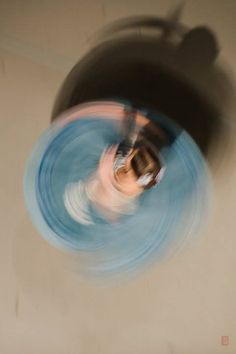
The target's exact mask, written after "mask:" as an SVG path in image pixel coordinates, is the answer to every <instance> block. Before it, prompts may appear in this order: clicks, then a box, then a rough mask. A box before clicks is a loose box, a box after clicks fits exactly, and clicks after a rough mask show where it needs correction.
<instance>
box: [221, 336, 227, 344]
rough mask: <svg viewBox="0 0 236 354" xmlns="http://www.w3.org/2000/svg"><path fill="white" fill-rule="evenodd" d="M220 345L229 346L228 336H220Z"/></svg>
mask: <svg viewBox="0 0 236 354" xmlns="http://www.w3.org/2000/svg"><path fill="white" fill-rule="evenodd" d="M221 345H229V336H221Z"/></svg>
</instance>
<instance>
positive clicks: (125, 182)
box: [116, 149, 143, 195]
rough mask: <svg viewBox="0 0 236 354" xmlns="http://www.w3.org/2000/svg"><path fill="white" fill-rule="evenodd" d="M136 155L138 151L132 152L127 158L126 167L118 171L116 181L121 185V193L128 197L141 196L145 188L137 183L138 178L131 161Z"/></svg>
mask: <svg viewBox="0 0 236 354" xmlns="http://www.w3.org/2000/svg"><path fill="white" fill-rule="evenodd" d="M136 153H137V149H134V150H133V151H131V153H130V154H129V156H128V157H127V160H126V164H125V166H124V167H122V168H120V169H119V170H118V171H117V176H116V180H117V182H118V184H119V187H120V189H121V191H122V192H123V193H125V194H127V195H135V194H140V192H142V191H143V188H142V187H140V185H139V184H138V182H137V181H138V177H137V176H136V174H135V173H134V170H133V168H132V165H131V160H132V158H133V157H134V155H135V154H136Z"/></svg>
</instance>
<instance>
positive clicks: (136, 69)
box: [52, 17, 229, 155]
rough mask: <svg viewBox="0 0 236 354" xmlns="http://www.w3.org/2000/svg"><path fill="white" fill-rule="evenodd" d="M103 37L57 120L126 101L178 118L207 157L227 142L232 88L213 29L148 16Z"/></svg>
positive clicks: (57, 109) (76, 72)
mask: <svg viewBox="0 0 236 354" xmlns="http://www.w3.org/2000/svg"><path fill="white" fill-rule="evenodd" d="M134 29H136V30H138V32H137V33H133V32H132V31H133V30H134ZM140 31H141V32H140ZM102 36H103V39H102V40H100V43H99V44H97V45H96V46H95V47H94V48H93V49H92V50H91V51H90V52H89V53H88V54H87V55H85V56H84V57H83V58H82V59H81V60H80V61H79V62H78V63H77V64H76V65H75V66H74V68H73V69H72V70H71V72H70V73H69V74H68V76H67V77H66V79H65V81H64V83H63V84H62V87H61V89H60V92H59V94H58V96H57V99H56V102H55V105H54V108H53V113H52V121H54V120H55V119H56V118H57V117H58V115H59V114H60V113H62V112H63V111H65V110H67V109H68V108H71V107H73V106H75V105H77V104H79V103H82V102H88V101H92V100H100V99H105V100H106V99H121V100H124V101H129V102H131V103H132V104H133V106H134V107H136V108H148V109H150V110H154V111H156V112H160V113H162V114H165V115H167V116H168V117H170V118H172V119H173V120H174V121H175V122H176V123H177V124H179V126H180V127H182V128H183V129H185V130H186V131H187V132H189V134H190V135H191V136H192V137H193V139H194V140H195V141H196V142H197V144H198V145H199V147H200V148H201V150H202V152H203V153H204V154H205V155H207V152H208V150H209V148H210V147H212V145H214V143H216V142H219V141H220V140H222V139H223V137H224V136H225V132H224V128H223V124H222V121H221V114H222V111H223V109H224V107H223V106H224V105H225V104H226V102H227V95H228V94H229V89H226V88H228V87H229V85H228V79H227V77H226V76H225V75H224V74H223V72H222V71H221V70H219V68H218V67H217V66H216V65H215V60H216V58H217V55H218V51H219V50H218V43H217V40H216V37H215V35H214V34H213V32H212V31H211V30H210V29H208V28H207V27H198V28H194V29H190V30H188V29H187V28H186V27H185V26H183V25H180V24H177V23H171V22H170V21H165V20H163V19H156V18H150V17H145V18H134V19H128V20H125V21H119V22H118V23H115V24H113V25H111V26H109V27H108V28H106V29H105V31H104V32H103V33H102ZM107 36H108V37H107Z"/></svg>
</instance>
